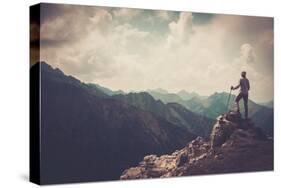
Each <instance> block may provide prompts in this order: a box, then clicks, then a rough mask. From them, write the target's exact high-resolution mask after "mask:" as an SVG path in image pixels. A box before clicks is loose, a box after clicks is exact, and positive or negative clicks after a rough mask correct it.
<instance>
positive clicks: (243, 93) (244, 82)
mask: <svg viewBox="0 0 281 188" xmlns="http://www.w3.org/2000/svg"><path fill="white" fill-rule="evenodd" d="M239 87H240V92H239V94H238V96H237V97H236V99H235V102H236V105H237V112H240V108H239V101H240V99H241V98H243V101H244V109H245V119H248V91H249V90H250V82H249V80H248V79H247V78H246V72H245V71H243V72H241V78H240V80H239V84H238V85H237V86H236V87H233V86H231V88H230V89H231V90H235V89H238V88H239Z"/></svg>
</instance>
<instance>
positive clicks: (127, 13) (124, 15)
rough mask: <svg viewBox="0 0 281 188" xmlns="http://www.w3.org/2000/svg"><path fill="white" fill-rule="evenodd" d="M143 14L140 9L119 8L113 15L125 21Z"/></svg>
mask: <svg viewBox="0 0 281 188" xmlns="http://www.w3.org/2000/svg"><path fill="white" fill-rule="evenodd" d="M141 12H142V11H141V10H140V9H130V8H118V9H115V10H113V15H114V16H115V17H117V18H121V19H123V20H130V19H133V18H134V17H136V16H138V15H139V14H140V13H141Z"/></svg>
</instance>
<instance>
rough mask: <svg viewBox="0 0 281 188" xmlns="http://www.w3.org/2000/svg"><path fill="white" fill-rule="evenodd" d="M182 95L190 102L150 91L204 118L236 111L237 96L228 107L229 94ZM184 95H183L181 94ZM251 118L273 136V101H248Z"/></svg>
mask: <svg viewBox="0 0 281 188" xmlns="http://www.w3.org/2000/svg"><path fill="white" fill-rule="evenodd" d="M180 93H187V94H186V96H190V97H185V98H186V99H187V98H189V99H188V100H184V99H183V98H182V97H180V95H179V93H178V94H176V93H168V92H167V93H163V92H162V93H158V92H157V91H150V94H151V95H152V96H153V97H154V98H155V99H159V100H161V101H162V102H163V103H171V102H174V103H178V104H181V105H182V106H184V107H185V108H186V109H188V110H190V111H192V112H194V113H197V114H200V115H202V116H205V117H208V118H211V119H215V118H216V117H218V116H219V115H220V114H222V113H225V112H227V111H229V110H235V109H236V107H235V103H234V99H235V95H233V94H232V95H230V100H229V101H230V102H229V105H227V101H228V97H229V94H228V93H226V92H221V93H218V92H215V93H214V94H212V95H210V96H208V97H206V96H200V95H198V94H196V93H195V94H193V97H192V96H191V94H190V93H188V92H185V91H181V92H180ZM181 95H182V94H181ZM240 109H241V112H242V113H243V112H244V106H243V102H242V101H241V102H240ZM248 109H249V117H250V118H251V119H252V120H253V121H254V123H255V124H256V125H257V126H258V127H261V128H262V129H263V130H264V131H265V132H266V133H267V134H269V135H271V136H272V135H273V101H271V102H269V103H266V104H263V105H262V104H258V103H255V102H254V101H252V100H249V101H248Z"/></svg>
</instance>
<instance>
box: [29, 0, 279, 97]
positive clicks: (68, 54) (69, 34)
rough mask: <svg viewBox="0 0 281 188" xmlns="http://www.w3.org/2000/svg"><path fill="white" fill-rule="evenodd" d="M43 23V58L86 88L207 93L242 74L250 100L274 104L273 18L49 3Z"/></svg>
mask: <svg viewBox="0 0 281 188" xmlns="http://www.w3.org/2000/svg"><path fill="white" fill-rule="evenodd" d="M36 24H38V23H37V22H33V24H32V26H34V25H35V26H36ZM40 25H41V27H40V35H41V39H40V44H41V45H40V46H41V51H40V59H41V60H42V61H46V62H47V63H49V64H51V65H52V66H53V67H58V68H60V69H61V70H63V71H64V72H65V74H67V75H73V76H75V77H76V78H78V79H80V80H81V81H83V82H93V83H98V84H100V85H102V86H105V87H108V88H111V89H113V90H117V89H122V90H124V91H132V90H133V91H141V90H146V89H155V88H163V89H165V90H168V91H169V92H177V91H179V90H182V89H184V90H186V91H190V92H191V91H195V92H197V93H199V94H201V95H210V94H212V93H214V92H221V91H226V92H228V91H229V88H230V86H231V85H235V84H237V83H238V80H239V78H240V72H241V71H242V70H245V71H247V76H248V78H249V80H250V83H251V92H250V98H252V99H253V100H255V101H257V102H264V101H269V100H272V99H273V45H274V39H273V19H272V18H265V17H250V16H234V15H219V14H217V15H216V14H201V13H191V12H171V11H159V10H140V9H126V8H106V7H91V6H70V5H47V4H44V5H42V7H41V20H40ZM35 26H34V27H35ZM31 28H32V27H31Z"/></svg>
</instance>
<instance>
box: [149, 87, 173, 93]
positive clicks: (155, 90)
mask: <svg viewBox="0 0 281 188" xmlns="http://www.w3.org/2000/svg"><path fill="white" fill-rule="evenodd" d="M147 92H156V93H161V94H168V93H169V92H168V91H167V90H165V89H162V88H157V89H148V90H147Z"/></svg>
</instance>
